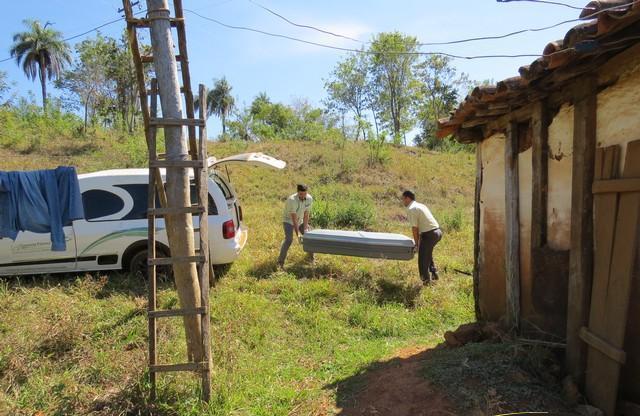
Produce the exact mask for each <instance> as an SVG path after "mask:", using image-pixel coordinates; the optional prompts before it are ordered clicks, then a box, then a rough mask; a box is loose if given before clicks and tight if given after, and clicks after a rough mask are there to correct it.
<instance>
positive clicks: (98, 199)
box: [82, 189, 124, 221]
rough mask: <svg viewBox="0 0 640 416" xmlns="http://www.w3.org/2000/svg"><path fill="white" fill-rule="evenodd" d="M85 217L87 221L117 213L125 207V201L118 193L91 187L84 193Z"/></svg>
mask: <svg viewBox="0 0 640 416" xmlns="http://www.w3.org/2000/svg"><path fill="white" fill-rule="evenodd" d="M82 204H83V205H84V217H85V219H86V220H87V221H92V220H95V219H96V218H102V217H106V216H108V215H113V214H117V213H118V212H120V211H121V210H122V208H124V201H123V200H122V198H120V197H119V196H118V195H116V194H114V193H111V192H109V191H104V190H102V189H90V190H88V191H85V192H83V193H82Z"/></svg>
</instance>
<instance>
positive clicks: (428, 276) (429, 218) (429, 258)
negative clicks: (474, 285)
mask: <svg viewBox="0 0 640 416" xmlns="http://www.w3.org/2000/svg"><path fill="white" fill-rule="evenodd" d="M402 204H403V205H404V206H405V207H406V208H407V217H408V219H409V224H411V229H412V231H413V241H414V242H415V244H416V249H417V250H418V269H419V270H420V278H421V279H422V281H423V282H424V284H428V283H430V282H431V280H432V279H433V280H438V269H437V268H436V265H435V263H434V261H433V249H434V247H435V246H436V244H438V242H440V240H441V239H442V231H441V230H440V225H439V224H438V221H436V219H435V217H434V216H433V214H432V213H431V211H430V210H429V208H427V206H426V205H424V204H421V203H419V202H416V195H415V194H414V193H413V192H412V191H404V192H403V193H402Z"/></svg>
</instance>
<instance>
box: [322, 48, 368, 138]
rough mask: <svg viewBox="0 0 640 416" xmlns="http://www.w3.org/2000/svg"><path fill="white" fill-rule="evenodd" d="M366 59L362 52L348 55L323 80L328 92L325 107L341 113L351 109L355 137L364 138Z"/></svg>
mask: <svg viewBox="0 0 640 416" xmlns="http://www.w3.org/2000/svg"><path fill="white" fill-rule="evenodd" d="M368 64H369V63H368V61H367V59H366V55H364V54H363V53H360V54H353V55H349V56H348V57H347V58H346V59H345V60H344V61H342V62H339V63H338V66H337V67H336V68H335V69H334V70H333V72H332V73H331V76H330V79H329V80H328V81H326V82H325V88H326V90H327V93H328V94H329V98H328V102H327V107H328V108H329V109H330V110H336V111H338V112H339V113H341V114H344V113H345V112H348V111H351V112H352V113H353V115H354V121H355V122H356V135H355V139H356V140H358V139H359V137H360V131H362V134H363V139H365V140H366V138H367V137H366V129H365V128H364V123H363V120H364V111H365V109H366V108H367V81H368V80H367V75H368Z"/></svg>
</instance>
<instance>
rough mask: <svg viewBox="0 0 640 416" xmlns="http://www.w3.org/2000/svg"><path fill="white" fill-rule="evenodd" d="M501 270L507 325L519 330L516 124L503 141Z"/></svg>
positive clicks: (518, 216) (518, 202) (512, 125)
mask: <svg viewBox="0 0 640 416" xmlns="http://www.w3.org/2000/svg"><path fill="white" fill-rule="evenodd" d="M504 148H505V216H506V219H505V223H506V224H505V270H506V279H507V284H506V289H507V294H506V299H507V324H508V325H509V327H510V328H511V329H514V330H516V331H517V330H518V328H519V327H520V214H519V210H520V208H519V205H520V193H519V176H518V123H517V122H515V121H513V122H511V123H509V127H508V128H507V137H506V140H505V146H504Z"/></svg>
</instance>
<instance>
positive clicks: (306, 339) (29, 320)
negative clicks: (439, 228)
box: [0, 136, 474, 416]
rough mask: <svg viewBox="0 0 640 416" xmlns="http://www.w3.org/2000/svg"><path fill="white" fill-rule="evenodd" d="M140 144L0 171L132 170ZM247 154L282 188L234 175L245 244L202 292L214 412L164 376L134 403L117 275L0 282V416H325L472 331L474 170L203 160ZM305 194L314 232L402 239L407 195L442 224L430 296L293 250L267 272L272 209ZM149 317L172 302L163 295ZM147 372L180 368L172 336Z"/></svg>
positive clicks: (135, 364) (419, 159)
mask: <svg viewBox="0 0 640 416" xmlns="http://www.w3.org/2000/svg"><path fill="white" fill-rule="evenodd" d="M144 149H145V148H144V145H143V144H142V143H141V140H137V141H136V140H134V139H130V138H114V137H111V136H97V137H95V138H92V139H82V138H74V137H66V138H65V137H63V138H60V139H57V140H43V141H41V142H39V143H38V146H34V147H31V148H29V147H28V146H24V145H23V142H22V141H20V142H16V143H15V144H14V145H11V146H7V145H6V142H5V147H1V148H0V160H1V161H2V162H1V163H0V169H35V168H45V167H54V166H57V165H59V164H71V165H76V166H78V169H79V170H80V171H81V172H87V171H92V170H98V169H104V168H115V167H133V166H142V165H143V164H144V159H145V154H144ZM245 151H262V152H265V153H268V154H270V155H273V156H276V157H279V158H281V159H284V160H286V161H287V162H288V167H287V169H285V170H284V171H282V172H278V171H272V170H265V169H257V168H247V167H244V168H242V167H234V168H233V169H231V168H230V169H229V173H230V176H231V179H232V181H233V184H234V186H235V187H236V189H237V191H238V194H239V196H240V198H241V201H242V203H243V208H244V213H245V220H246V224H247V226H248V228H249V232H250V235H249V243H248V245H247V248H246V249H245V251H244V252H243V253H242V256H241V259H240V260H239V261H238V262H237V263H235V264H234V265H233V267H232V268H231V270H230V272H229V273H228V274H227V275H226V276H224V277H223V278H221V279H220V280H219V282H218V283H217V285H216V286H215V287H214V288H213V289H212V294H211V308H212V316H213V321H212V337H213V339H212V346H213V357H214V371H213V389H214V391H213V400H212V404H211V406H210V407H205V406H203V405H201V404H199V403H198V401H197V394H196V393H195V392H194V389H197V384H198V383H197V380H196V378H195V377H191V376H189V375H179V376H163V377H161V382H160V386H161V387H160V392H159V396H160V398H161V401H160V402H159V403H158V404H155V405H151V404H149V403H148V402H147V399H146V397H147V394H148V390H147V385H146V382H145V374H146V373H145V366H146V333H147V326H146V325H147V321H146V317H145V304H146V295H145V293H146V292H145V290H146V289H145V283H144V282H143V281H140V280H138V279H135V278H132V277H130V276H126V275H116V274H112V275H102V274H95V275H86V276H84V275H83V276H45V277H43V276H37V277H22V278H12V279H4V280H2V281H0V314H1V315H2V319H1V321H0V333H2V335H3V336H2V337H1V338H0V414H19V415H21V414H24V415H33V414H39V415H40V414H46V415H66V414H89V413H90V414H95V415H115V414H118V415H120V414H131V415H137V414H154V415H157V414H167V415H168V414H172V415H173V414H179V415H196V414H203V413H204V414H210V415H230V414H234V415H240V414H242V415H245V414H246V415H265V416H266V415H288V414H292V415H311V414H317V415H324V414H332V413H337V412H339V407H340V405H341V403H342V402H343V400H344V398H345V397H344V395H345V393H344V384H343V381H344V380H348V379H350V378H352V377H353V376H355V375H357V374H360V373H361V372H362V371H363V370H364V369H366V368H368V367H369V366H371V365H372V364H374V363H376V362H380V361H383V360H385V359H387V358H390V357H392V356H394V355H395V351H397V350H398V349H400V348H406V347H413V346H416V345H420V346H424V347H428V346H434V345H435V344H437V343H438V342H439V341H440V340H441V339H442V336H443V334H444V332H445V331H446V330H450V329H453V328H455V327H457V326H458V325H459V324H461V323H464V322H468V321H471V320H473V296H472V282H471V278H470V277H469V276H467V275H465V274H461V273H459V272H458V271H466V272H469V271H471V268H472V229H473V226H472V197H473V182H474V173H473V170H474V161H473V156H472V155H470V154H466V153H458V154H445V153H443V154H440V153H433V152H428V151H425V150H422V149H416V148H390V149H389V153H388V160H387V162H386V163H385V164H384V165H381V166H380V165H376V166H375V167H368V165H367V160H368V148H367V146H366V144H364V143H355V144H353V143H350V144H347V145H346V146H345V147H344V148H343V147H341V146H340V145H339V144H333V143H315V142H290V141H286V142H285V141H282V142H277V141H276V142H269V143H260V144H246V143H239V142H232V143H215V144H213V143H212V144H211V146H210V153H211V154H212V155H215V156H217V157H222V156H227V155H231V154H234V153H240V152H245ZM300 181H304V182H306V183H308V184H309V186H310V188H311V190H310V192H311V194H312V195H313V196H314V198H315V199H316V201H317V204H316V209H317V211H316V212H315V213H314V215H316V216H317V218H316V219H317V221H319V222H325V223H328V224H335V223H336V222H340V221H342V222H341V223H344V224H347V226H348V224H358V222H357V221H360V220H361V219H363V218H364V219H365V220H363V221H364V222H363V223H362V224H360V225H362V226H364V228H367V229H370V230H376V231H389V232H402V233H405V234H408V231H409V230H408V228H407V225H406V224H405V223H404V214H403V209H402V208H401V205H400V201H399V198H398V197H399V194H400V192H401V190H402V189H403V188H405V187H411V188H413V189H415V190H416V193H417V194H418V196H419V198H420V199H423V200H425V201H426V202H427V203H428V204H429V205H430V206H431V207H432V209H433V211H434V214H435V215H436V217H438V218H439V219H440V220H441V223H442V225H443V228H444V229H445V233H446V234H445V238H444V239H443V241H442V243H441V244H440V245H439V246H438V248H437V250H436V253H437V254H436V259H437V260H438V262H439V265H440V268H441V269H442V270H443V273H442V276H441V279H440V281H439V282H438V283H437V284H435V285H433V286H430V287H427V288H422V286H421V285H420V283H419V279H418V275H417V266H416V264H415V262H407V263H405V262H395V261H374V260H365V259H353V258H342V257H333V256H318V259H317V261H316V263H315V264H313V265H310V264H306V263H304V262H303V261H302V260H303V253H302V250H301V249H300V248H299V246H297V245H294V246H293V248H292V250H291V252H290V257H289V259H288V267H287V270H286V272H284V273H283V272H276V269H275V258H276V256H277V251H278V248H279V244H280V241H281V238H282V235H281V225H280V215H281V210H282V204H283V199H284V198H285V197H286V196H287V195H290V194H291V193H293V192H294V190H295V189H294V186H295V183H296V182H300ZM159 299H160V301H159V303H160V305H161V306H163V307H167V306H171V305H173V304H175V303H176V301H177V297H176V294H175V291H174V290H173V289H172V287H171V284H169V283H167V284H165V285H164V286H163V288H162V289H161V291H160V297H159ZM160 344H161V346H162V348H161V354H160V356H161V359H163V360H165V361H167V362H169V361H174V362H178V361H182V360H183V357H184V355H185V353H184V342H183V335H182V333H181V325H180V323H179V322H178V321H167V323H164V324H163V325H162V326H161V329H160Z"/></svg>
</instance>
